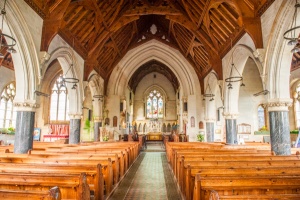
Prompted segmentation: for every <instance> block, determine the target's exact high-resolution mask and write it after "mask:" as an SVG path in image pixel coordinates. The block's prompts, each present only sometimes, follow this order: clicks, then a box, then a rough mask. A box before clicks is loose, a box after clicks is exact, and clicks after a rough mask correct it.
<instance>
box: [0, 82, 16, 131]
mask: <svg viewBox="0 0 300 200" xmlns="http://www.w3.org/2000/svg"><path fill="white" fill-rule="evenodd" d="M15 96H16V86H15V83H14V82H12V83H10V84H8V85H7V86H5V88H4V89H3V91H2V93H1V101H0V127H1V128H9V127H16V117H17V114H16V111H15V110H14V106H13V101H14V98H15Z"/></svg>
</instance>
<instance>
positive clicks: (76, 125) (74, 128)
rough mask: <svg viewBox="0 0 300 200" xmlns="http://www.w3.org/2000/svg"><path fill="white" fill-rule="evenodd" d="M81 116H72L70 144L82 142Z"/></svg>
mask: <svg viewBox="0 0 300 200" xmlns="http://www.w3.org/2000/svg"><path fill="white" fill-rule="evenodd" d="M80 125H81V115H70V135H69V144H78V143H79V142H80Z"/></svg>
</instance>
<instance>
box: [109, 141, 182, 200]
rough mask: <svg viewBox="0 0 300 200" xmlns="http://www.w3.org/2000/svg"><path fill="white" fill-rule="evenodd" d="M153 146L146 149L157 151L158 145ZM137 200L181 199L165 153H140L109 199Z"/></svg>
mask: <svg viewBox="0 0 300 200" xmlns="http://www.w3.org/2000/svg"><path fill="white" fill-rule="evenodd" d="M153 144H155V145H153ZM153 144H150V145H149V144H148V146H147V149H149V150H150V149H151V150H153V149H155V148H156V149H157V150H159V147H158V146H159V145H157V143H153ZM151 146H152V147H151ZM154 146H155V147H154ZM139 199H141V200H142V199H145V200H152V199H154V200H166V199H170V200H180V199H181V197H180V194H179V193H178V190H177V185H176V183H175V181H174V178H173V173H172V172H171V170H170V168H169V165H168V162H167V158H166V153H165V152H142V153H141V154H140V155H139V157H138V158H137V160H136V161H135V163H134V164H133V165H132V166H131V168H130V169H129V171H128V173H127V174H126V176H125V178H124V179H123V180H122V181H121V183H120V184H119V186H118V187H117V188H116V190H115V191H114V193H113V195H112V196H111V197H110V198H109V200H139Z"/></svg>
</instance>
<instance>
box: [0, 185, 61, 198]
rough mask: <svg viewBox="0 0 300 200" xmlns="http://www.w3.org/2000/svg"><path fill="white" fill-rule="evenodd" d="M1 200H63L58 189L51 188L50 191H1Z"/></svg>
mask: <svg viewBox="0 0 300 200" xmlns="http://www.w3.org/2000/svg"><path fill="white" fill-rule="evenodd" d="M0 199H1V200H19V199H22V200H26V199H28V200H29V199H30V200H61V193H60V190H59V188H58V187H53V188H50V189H49V190H48V191H29V190H9V189H7V190H5V189H0Z"/></svg>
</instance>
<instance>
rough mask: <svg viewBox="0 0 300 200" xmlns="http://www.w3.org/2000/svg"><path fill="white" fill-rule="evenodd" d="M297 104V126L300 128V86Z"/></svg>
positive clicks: (297, 92)
mask: <svg viewBox="0 0 300 200" xmlns="http://www.w3.org/2000/svg"><path fill="white" fill-rule="evenodd" d="M295 100H296V102H295V107H296V108H295V112H296V113H295V116H296V123H297V124H296V126H297V127H298V128H299V127H300V85H298V86H297V88H296V99H295Z"/></svg>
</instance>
